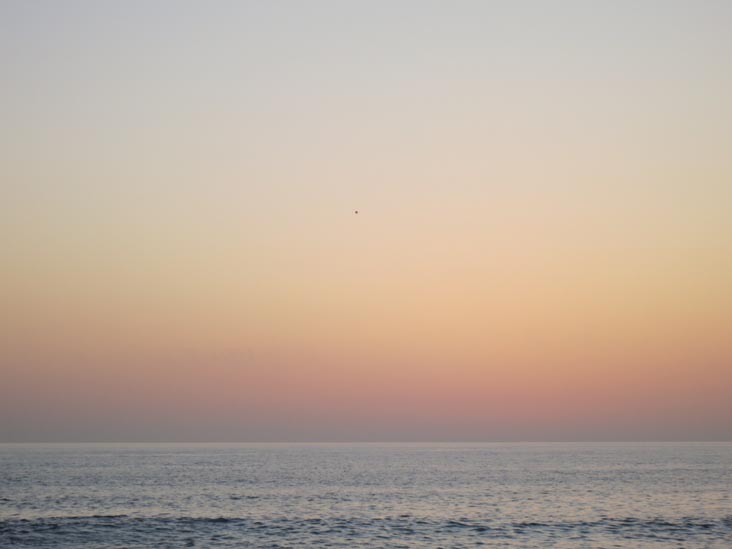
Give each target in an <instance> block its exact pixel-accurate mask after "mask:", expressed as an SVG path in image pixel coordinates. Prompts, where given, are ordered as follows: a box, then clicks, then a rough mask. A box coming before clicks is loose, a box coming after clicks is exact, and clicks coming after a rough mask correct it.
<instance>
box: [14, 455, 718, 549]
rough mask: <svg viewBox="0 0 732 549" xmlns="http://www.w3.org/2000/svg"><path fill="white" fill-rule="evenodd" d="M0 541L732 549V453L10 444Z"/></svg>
mask: <svg viewBox="0 0 732 549" xmlns="http://www.w3.org/2000/svg"><path fill="white" fill-rule="evenodd" d="M0 546H2V547H36V546H48V547H74V548H76V547H99V548H104V547H271V548H275V547H279V548H285V547H293V548H294V547H446V548H447V547H476V546H488V547H510V548H518V547H521V548H531V547H561V548H573V547H602V548H611V547H632V548H638V547H684V548H691V547H709V548H725V549H729V548H730V547H732V443H698V444H697V443H683V444H676V443H658V444H656V443H653V444H651V443H647V444H635V443H627V444H625V443H612V444H599V443H593V444H579V443H571V444H569V443H567V444H559V443H556V444H555V443H552V444H549V443H547V444H543V443H541V444H540V443H520V444H518V443H517V444H509V443H500V444H4V445H0Z"/></svg>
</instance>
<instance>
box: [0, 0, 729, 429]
mask: <svg viewBox="0 0 732 549" xmlns="http://www.w3.org/2000/svg"><path fill="white" fill-rule="evenodd" d="M730 28H732V3H730V2H726V1H713V0H708V1H691V0H689V1H684V2H679V1H672V0H669V1H650V0H641V1H617V2H584V1H582V2H580V1H563V0H557V1H553V2H541V1H535V2H527V1H510V2H509V1H480V2H478V1H475V2H471V1H460V0H456V1H454V2H432V1H428V0H425V1H403V0H395V1H388V2H387V1H373V2H371V1H369V2H365V1H364V2H357V1H354V2H341V1H320V0H314V1H310V2H296V1H289V2H287V1H274V2H264V1H237V2H233V1H232V2H228V1H212V2H203V1H196V2H194V1H159V0H146V1H144V2H143V1H137V0H131V1H128V2H109V1H74V0H68V1H64V2H56V1H50V0H45V1H44V0H37V1H32V2H29V1H25V0H4V1H2V2H0V67H2V76H1V77H0V78H1V82H2V85H1V86H0V120H2V123H1V124H0V266H1V268H0V441H4V442H23V441H524V440H531V441H533V440H535V441H546V440H732V398H730V395H732V154H730V151H731V150H732V102H731V101H730V97H732V32H730ZM355 210H358V212H359V213H358V214H356V213H355Z"/></svg>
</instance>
